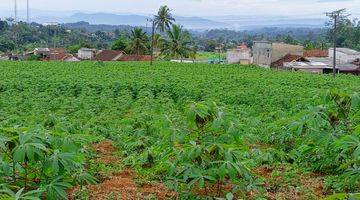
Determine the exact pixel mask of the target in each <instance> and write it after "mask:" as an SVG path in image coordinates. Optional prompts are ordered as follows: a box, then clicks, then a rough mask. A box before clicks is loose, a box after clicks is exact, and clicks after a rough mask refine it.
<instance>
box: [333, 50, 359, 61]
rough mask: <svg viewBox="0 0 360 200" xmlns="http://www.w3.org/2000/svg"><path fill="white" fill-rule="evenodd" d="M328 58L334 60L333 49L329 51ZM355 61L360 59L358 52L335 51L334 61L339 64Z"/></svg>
mask: <svg viewBox="0 0 360 200" xmlns="http://www.w3.org/2000/svg"><path fill="white" fill-rule="evenodd" d="M329 58H330V59H333V58H334V48H330V49H329ZM356 59H360V52H358V51H355V50H353V49H348V48H337V49H336V60H337V62H339V63H340V64H345V63H352V62H354V61H355V60H356Z"/></svg>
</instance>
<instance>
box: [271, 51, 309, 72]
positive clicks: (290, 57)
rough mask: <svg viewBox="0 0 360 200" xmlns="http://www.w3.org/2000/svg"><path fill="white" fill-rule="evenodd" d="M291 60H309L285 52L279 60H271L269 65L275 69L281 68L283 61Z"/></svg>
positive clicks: (289, 61)
mask: <svg viewBox="0 0 360 200" xmlns="http://www.w3.org/2000/svg"><path fill="white" fill-rule="evenodd" d="M291 62H309V60H307V59H306V58H304V57H303V56H298V55H291V54H287V55H285V56H284V57H282V58H280V59H279V60H277V61H275V62H273V63H272V64H271V66H272V67H273V68H276V69H283V68H284V64H285V63H291Z"/></svg>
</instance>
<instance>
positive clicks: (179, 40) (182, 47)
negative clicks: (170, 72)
mask: <svg viewBox="0 0 360 200" xmlns="http://www.w3.org/2000/svg"><path fill="white" fill-rule="evenodd" d="M166 33H167V39H166V40H165V41H164V45H163V48H162V52H161V54H162V55H164V56H165V57H166V58H168V59H170V58H180V59H183V58H185V57H188V56H189V51H190V48H189V44H190V36H189V33H188V32H187V31H184V30H183V28H182V27H181V26H178V25H175V24H173V25H172V27H171V29H169V30H167V32H166Z"/></svg>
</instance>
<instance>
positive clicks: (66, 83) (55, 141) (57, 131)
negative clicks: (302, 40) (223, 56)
mask: <svg viewBox="0 0 360 200" xmlns="http://www.w3.org/2000/svg"><path fill="white" fill-rule="evenodd" d="M0 70H1V71H2V72H3V73H1V74H0V136H1V137H0V140H1V141H2V142H3V143H1V144H6V145H0V149H3V150H4V151H0V158H1V159H2V162H1V163H0V184H2V183H4V182H6V181H7V182H8V183H9V184H10V185H11V186H12V187H11V188H22V187H23V186H24V184H25V186H26V185H27V186H29V187H27V188H34V189H36V188H37V187H39V186H43V185H48V184H49V182H51V181H52V182H51V183H52V184H53V183H58V184H59V186H58V187H59V188H57V190H56V191H53V190H51V187H50V186H49V187H44V188H45V189H46V190H47V191H52V192H53V193H50V192H47V195H55V197H57V198H59V196H56V195H60V196H61V195H64V193H65V191H68V192H69V193H68V195H70V196H71V195H81V197H83V198H85V199H86V197H88V199H99V198H102V199H105V198H110V197H111V198H119V199H120V198H121V199H130V198H129V196H130V197H131V196H132V197H134V196H137V197H139V198H152V197H157V198H158V199H166V197H167V198H175V197H179V198H180V199H189V198H194V197H195V196H197V197H203V198H205V197H222V198H224V197H225V196H226V197H227V198H228V199H231V198H230V197H234V198H235V199H240V198H246V199H255V198H260V197H261V198H266V199H281V198H291V199H320V198H322V197H326V196H329V195H332V194H333V193H343V194H340V195H342V197H344V199H345V198H346V197H347V196H348V194H347V193H357V192H360V190H359V188H360V187H358V186H359V184H360V174H359V170H358V166H359V165H358V164H359V162H360V156H359V155H360V154H359V153H360V152H359V149H360V147H359V146H358V145H359V141H360V134H359V133H360V132H359V130H360V129H359V117H358V116H359V113H360V112H359V111H360V96H359V95H358V94H357V93H359V92H360V88H359V84H360V79H359V78H358V77H355V76H346V75H339V77H337V78H336V79H333V78H332V77H331V76H326V75H315V74H307V73H291V72H285V71H271V70H267V69H262V68H258V67H255V66H237V65H224V66H219V65H208V64H174V63H169V62H158V63H155V65H154V66H151V67H150V66H149V63H141V62H132V63H131V62H130V63H126V62H117V63H112V62H109V63H106V62H105V63H100V62H79V63H60V62H0ZM4 141H5V142H4ZM14 145H15V146H14ZM8 148H10V150H8ZM22 150H23V151H22ZM21 152H26V153H24V154H22V153H21ZM13 153H14V155H13ZM13 162H15V163H17V164H15V165H14V166H13V165H12V163H13ZM3 166H6V167H3ZM12 166H13V167H12ZM39 166H41V167H39ZM49 166H50V167H49ZM54 166H55V167H54ZM12 169H13V170H12ZM6 170H8V171H6ZM28 172H31V173H28ZM85 172H87V173H85ZM14 173H15V174H14ZM14 177H15V178H14ZM54 177H57V178H54ZM79 177H80V178H81V179H80V178H79ZM91 177H94V178H96V180H95V179H92V178H91ZM29 178H31V180H36V181H32V182H29V181H27V180H28V179H29ZM8 180H13V181H8ZM24 180H25V181H24ZM96 182H97V183H96ZM96 184H99V186H100V187H96ZM75 185H81V187H80V186H78V187H74V188H72V186H75ZM69 188H72V189H71V190H70V191H69V190H68V189H69ZM156 188H157V189H156ZM165 188H167V189H165ZM79 190H81V191H80V192H76V191H79ZM59 191H62V192H59ZM58 193H59V194H58ZM44 194H45V193H44ZM65 195H66V193H65Z"/></svg>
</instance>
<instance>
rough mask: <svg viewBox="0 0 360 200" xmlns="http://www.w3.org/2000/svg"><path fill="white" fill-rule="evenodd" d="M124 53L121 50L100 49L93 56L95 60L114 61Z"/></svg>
mask: <svg viewBox="0 0 360 200" xmlns="http://www.w3.org/2000/svg"><path fill="white" fill-rule="evenodd" d="M124 54H125V53H124V52H123V51H115V50H100V51H99V53H98V54H96V56H95V60H98V61H116V60H117V59H119V58H120V57H121V56H123V55H124Z"/></svg>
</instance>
